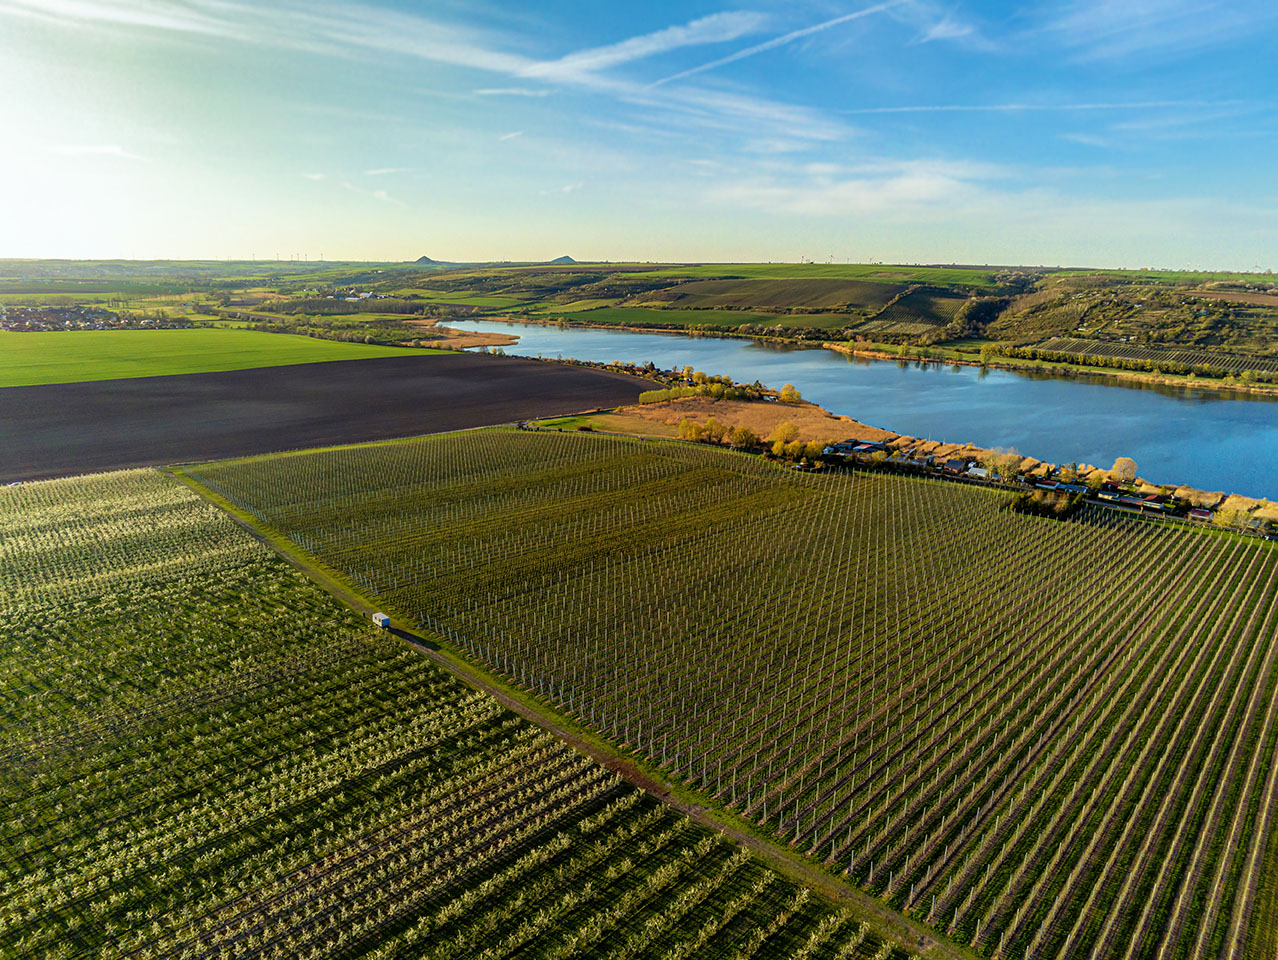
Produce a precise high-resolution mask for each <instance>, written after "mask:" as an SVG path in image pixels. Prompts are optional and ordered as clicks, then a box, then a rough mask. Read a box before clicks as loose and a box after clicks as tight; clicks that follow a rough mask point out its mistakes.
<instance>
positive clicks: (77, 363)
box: [0, 329, 438, 387]
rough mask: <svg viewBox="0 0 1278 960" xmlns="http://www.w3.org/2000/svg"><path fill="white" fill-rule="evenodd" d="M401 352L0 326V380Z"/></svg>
mask: <svg viewBox="0 0 1278 960" xmlns="http://www.w3.org/2000/svg"><path fill="white" fill-rule="evenodd" d="M405 352H406V351H405V349H404V348H400V347H382V346H376V345H372V344H363V343H340V342H338V341H334V340H315V339H311V338H309V337H290V336H284V335H281V334H274V333H258V332H256V331H252V330H226V329H197V330H85V331H79V330H74V331H65V332H63V331H58V332H52V333H7V332H0V387H19V386H32V385H35V384H42V383H78V382H80V381H84V380H119V379H123V378H125V377H160V376H166V375H168V374H173V373H213V372H216V371H221V370H247V369H250V368H253V367H276V366H288V365H291V364H295V363H318V362H320V361H323V360H360V359H367V358H370V357H399V356H404V355H405ZM416 352H419V353H420V352H423V351H416ZM425 352H430V353H436V352H438V351H425Z"/></svg>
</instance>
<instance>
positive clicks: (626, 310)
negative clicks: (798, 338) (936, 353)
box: [543, 307, 848, 328]
mask: <svg viewBox="0 0 1278 960" xmlns="http://www.w3.org/2000/svg"><path fill="white" fill-rule="evenodd" d="M543 315H544V316H547V317H554V316H556V312H555V310H554V308H553V307H547V308H546V310H545V312H544V314H543ZM568 317H569V318H570V319H571V320H572V322H573V323H599V324H607V325H609V326H612V325H616V326H619V327H626V326H633V327H654V326H665V327H720V328H736V327H739V326H741V325H742V324H752V325H758V326H765V327H775V326H784V327H821V328H839V327H843V326H844V325H845V324H847V323H848V318H847V317H845V316H837V315H833V314H795V315H793V316H778V315H776V314H772V313H753V312H750V311H747V310H678V309H671V310H662V309H652V308H649V307H598V308H595V309H593V310H582V311H579V312H572V313H569V314H568Z"/></svg>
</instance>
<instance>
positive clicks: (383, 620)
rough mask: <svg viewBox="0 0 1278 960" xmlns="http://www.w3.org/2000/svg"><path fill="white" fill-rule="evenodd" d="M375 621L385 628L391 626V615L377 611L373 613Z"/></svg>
mask: <svg viewBox="0 0 1278 960" xmlns="http://www.w3.org/2000/svg"><path fill="white" fill-rule="evenodd" d="M373 623H375V624H377V626H379V627H381V628H382V629H383V630H385V629H387V628H388V627H390V617H388V616H386V614H384V613H375V614H373Z"/></svg>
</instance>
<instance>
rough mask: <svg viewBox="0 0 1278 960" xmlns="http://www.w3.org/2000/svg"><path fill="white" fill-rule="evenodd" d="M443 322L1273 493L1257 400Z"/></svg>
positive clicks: (1267, 402)
mask: <svg viewBox="0 0 1278 960" xmlns="http://www.w3.org/2000/svg"><path fill="white" fill-rule="evenodd" d="M449 326H454V327H458V328H461V329H468V330H492V331H498V332H503V333H515V334H518V335H519V336H520V342H519V343H518V344H515V345H514V346H511V347H507V348H506V352H507V353H510V354H517V355H523V356H538V355H539V354H541V355H545V356H548V357H554V356H561V357H570V356H571V357H578V358H580V359H582V360H590V361H595V362H604V363H607V362H611V361H629V362H634V363H645V362H648V361H651V362H653V363H655V364H656V365H657V366H659V367H663V368H665V369H670V368H672V367H683V366H687V365H690V366H692V367H693V368H694V369H697V370H704V371H706V372H708V373H720V374H728V375H729V376H732V377H733V378H734V379H736V380H738V381H742V382H746V383H749V382H752V381H754V380H759V381H762V382H763V383H766V384H769V385H771V386H777V387H779V386H781V385H782V384H785V383H793V384H794V385H795V386H796V387H798V388H799V390H800V391H801V392H802V393H803V395H804V397H806V398H807V399H809V400H812V401H813V402H815V403H819V404H820V405H821V406H823V407H825V408H826V409H828V410H832V411H833V412H835V413H841V414H846V415H848V416H850V417H854V418H855V419H857V420H860V421H862V422H863V423H870V424H874V425H876V426H882V427H884V428H887V429H890V430H895V431H899V432H901V433H904V434H909V435H911V436H916V437H927V438H929V439H933V440H944V441H950V442H972V443H975V444H978V445H980V446H985V447H1016V448H1017V449H1018V450H1021V451H1024V452H1025V453H1027V454H1029V455H1031V456H1035V457H1039V458H1041V459H1044V460H1050V461H1053V462H1055V463H1067V462H1070V461H1077V462H1079V463H1091V464H1097V465H1100V466H1108V465H1109V464H1111V463H1112V462H1113V461H1114V459H1115V458H1117V457H1120V456H1128V457H1132V458H1133V459H1135V460H1136V462H1137V463H1138V464H1139V465H1140V472H1141V475H1142V476H1144V477H1145V478H1146V479H1148V480H1151V481H1153V482H1156V483H1189V484H1190V485H1192V486H1195V487H1199V488H1200V489H1205V490H1230V491H1235V492H1238V493H1245V494H1249V495H1251V496H1269V497H1273V498H1278V417H1276V416H1275V413H1276V412H1278V411H1276V409H1275V407H1274V405H1273V402H1272V400H1271V399H1269V398H1258V397H1253V396H1250V395H1247V394H1242V393H1234V392H1230V391H1220V390H1206V389H1203V388H1201V387H1196V386H1188V385H1186V386H1180V385H1175V384H1158V383H1149V382H1139V381H1120V380H1117V379H1114V378H1109V377H1101V376H1095V375H1092V374H1074V373H1071V372H1069V371H1065V372H1062V371H1060V370H1057V369H1055V368H1053V369H1033V370H1031V369H1022V370H1017V371H1009V370H993V369H985V368H981V367H976V366H964V365H957V364H953V363H949V362H938V361H930V362H929V361H921V360H917V359H905V358H901V359H898V360H891V361H886V362H885V361H880V360H871V359H869V358H866V357H853V356H849V355H847V354H844V353H838V352H835V351H833V350H825V349H822V348H820V347H804V346H796V345H790V344H778V343H771V342H757V341H748V340H736V339H722V338H714V337H696V338H694V337H688V336H684V335H681V334H677V333H635V332H631V331H622V330H595V329H579V328H572V327H548V326H541V325H530V324H509V323H498V322H494V321H465V322H451V321H450V323H449ZM929 373H932V374H943V373H948V374H949V376H928V375H927V374H929Z"/></svg>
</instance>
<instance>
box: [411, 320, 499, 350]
mask: <svg viewBox="0 0 1278 960" xmlns="http://www.w3.org/2000/svg"><path fill="white" fill-rule="evenodd" d="M405 323H406V325H407V326H410V327H429V328H430V330H431V332H432V333H435V334H439V336H435V337H431V339H429V340H424V341H423V342H422V346H426V347H446V348H450V349H453V350H466V349H468V348H470V347H508V346H510V345H511V344H512V343H518V342H519V337H517V336H514V335H513V334H509V333H477V332H475V331H473V330H454V329H453V328H452V327H441V326H439V325H438V322H437V321H435V320H407V321H405Z"/></svg>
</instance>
